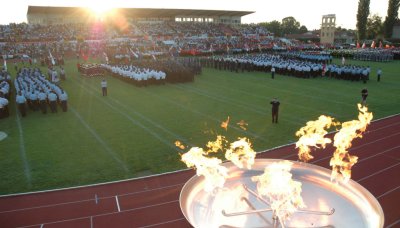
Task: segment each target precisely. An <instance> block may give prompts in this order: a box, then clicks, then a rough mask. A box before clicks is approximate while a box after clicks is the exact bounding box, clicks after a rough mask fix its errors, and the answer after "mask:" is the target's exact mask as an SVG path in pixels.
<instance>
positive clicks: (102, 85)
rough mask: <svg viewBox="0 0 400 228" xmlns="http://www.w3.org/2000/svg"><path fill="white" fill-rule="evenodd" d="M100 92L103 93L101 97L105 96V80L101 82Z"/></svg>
mask: <svg viewBox="0 0 400 228" xmlns="http://www.w3.org/2000/svg"><path fill="white" fill-rule="evenodd" d="M101 91H102V92H103V96H107V81H106V79H103V81H101Z"/></svg>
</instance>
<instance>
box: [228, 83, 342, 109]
mask: <svg viewBox="0 0 400 228" xmlns="http://www.w3.org/2000/svg"><path fill="white" fill-rule="evenodd" d="M225 79H226V80H236V79H232V78H229V77H225V78H224V80H225ZM242 83H247V84H249V85H250V84H252V85H255V86H258V87H264V88H269V89H273V90H278V91H282V92H284V93H288V94H293V95H296V96H303V97H308V98H312V99H317V100H322V101H324V102H327V103H336V104H341V105H348V106H349V105H350V104H349V103H346V102H340V101H335V100H333V99H329V100H328V99H324V98H321V97H318V96H317V95H316V96H312V95H307V94H304V93H296V92H293V91H289V90H285V89H280V88H277V87H272V86H268V84H265V83H257V82H255V83H253V82H252V81H245V80H243V81H242Z"/></svg>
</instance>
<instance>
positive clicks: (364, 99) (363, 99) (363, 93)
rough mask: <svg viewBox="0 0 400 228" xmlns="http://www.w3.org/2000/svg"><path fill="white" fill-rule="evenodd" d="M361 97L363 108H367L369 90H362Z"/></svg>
mask: <svg viewBox="0 0 400 228" xmlns="http://www.w3.org/2000/svg"><path fill="white" fill-rule="evenodd" d="M361 97H362V101H361V104H362V106H365V104H366V103H367V97H368V90H367V88H364V89H362V90H361Z"/></svg>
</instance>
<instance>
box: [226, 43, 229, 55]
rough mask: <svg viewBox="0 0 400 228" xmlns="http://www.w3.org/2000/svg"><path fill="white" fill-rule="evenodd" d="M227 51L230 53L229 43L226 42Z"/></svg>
mask: <svg viewBox="0 0 400 228" xmlns="http://www.w3.org/2000/svg"><path fill="white" fill-rule="evenodd" d="M226 52H227V53H229V44H226Z"/></svg>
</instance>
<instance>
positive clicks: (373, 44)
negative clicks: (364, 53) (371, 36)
mask: <svg viewBox="0 0 400 228" xmlns="http://www.w3.org/2000/svg"><path fill="white" fill-rule="evenodd" d="M375 45H376V44H375V40H374V41H372V44H371V48H375Z"/></svg>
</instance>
